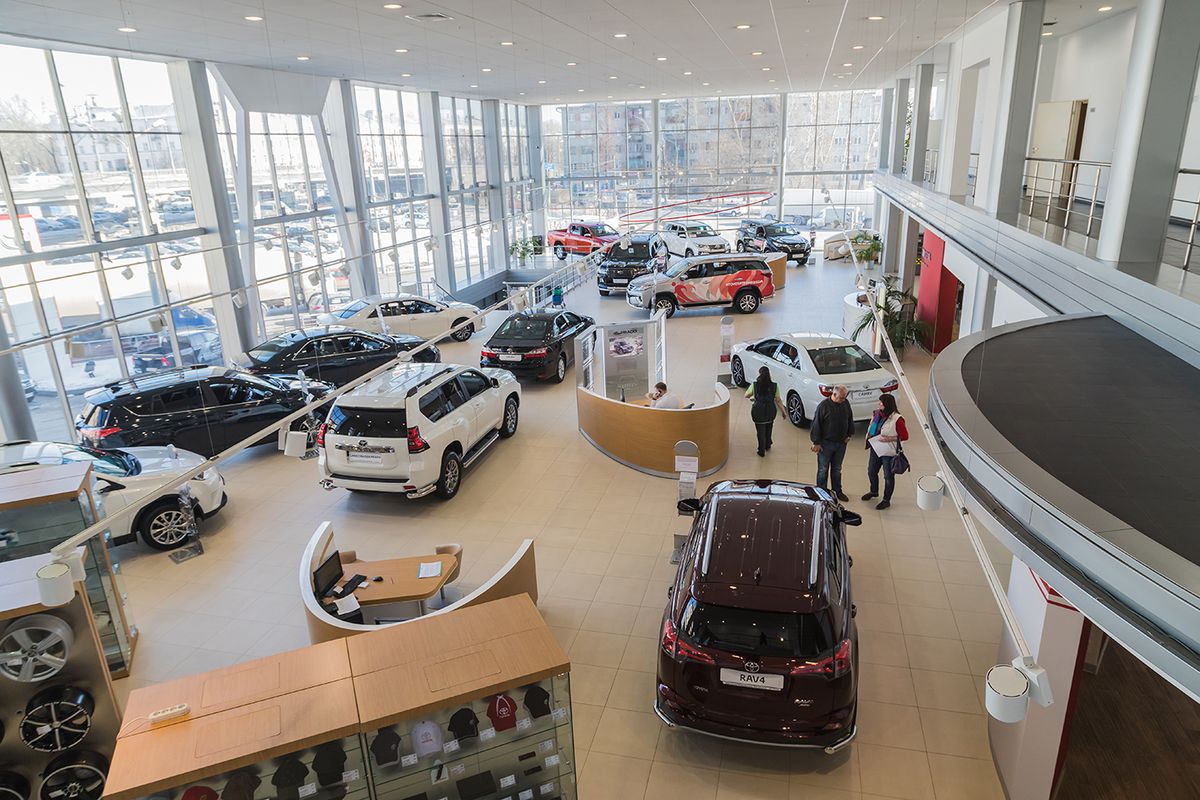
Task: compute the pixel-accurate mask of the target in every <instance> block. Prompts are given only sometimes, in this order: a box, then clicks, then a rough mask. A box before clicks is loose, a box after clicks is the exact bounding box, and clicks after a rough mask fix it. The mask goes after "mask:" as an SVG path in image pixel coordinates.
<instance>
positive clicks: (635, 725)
mask: <svg viewBox="0 0 1200 800" xmlns="http://www.w3.org/2000/svg"><path fill="white" fill-rule="evenodd" d="M661 726H662V723H661V722H660V721H659V719H658V717H656V716H655V715H654V714H652V713H649V712H643V711H625V710H623V709H620V708H606V709H604V713H603V714H602V715H601V717H600V724H599V726H597V728H596V735H595V737H593V739H592V746H591V750H593V751H595V752H597V753H611V754H613V755H618V756H630V757H632V758H649V757H650V756H651V755H652V754H653V753H654V750H655V748H656V747H657V746H658V730H659V728H660V727H661ZM652 796H656V795H652Z"/></svg>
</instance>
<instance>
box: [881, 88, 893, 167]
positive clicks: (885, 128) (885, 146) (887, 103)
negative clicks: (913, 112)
mask: <svg viewBox="0 0 1200 800" xmlns="http://www.w3.org/2000/svg"><path fill="white" fill-rule="evenodd" d="M895 104H896V87H894V86H892V87H889V88H887V89H884V90H883V104H882V105H881V106H880V109H879V168H880V169H881V170H884V171H885V172H886V171H888V170H889V168H890V164H891V162H890V161H889V159H890V158H891V156H892V136H893V135H894V134H895V131H896V128H895V127H894V125H893V120H892V114H893V113H895V112H894V111H893V109H894V108H895Z"/></svg>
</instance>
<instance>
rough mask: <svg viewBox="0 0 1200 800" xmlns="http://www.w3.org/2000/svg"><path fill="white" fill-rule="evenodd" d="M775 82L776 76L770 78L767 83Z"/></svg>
mask: <svg viewBox="0 0 1200 800" xmlns="http://www.w3.org/2000/svg"><path fill="white" fill-rule="evenodd" d="M774 82H775V79H774V78H771V79H770V80H768V81H767V83H774Z"/></svg>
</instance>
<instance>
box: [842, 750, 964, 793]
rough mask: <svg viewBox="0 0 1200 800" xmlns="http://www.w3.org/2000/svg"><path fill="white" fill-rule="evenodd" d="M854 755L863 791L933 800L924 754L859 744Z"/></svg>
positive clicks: (931, 782)
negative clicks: (857, 757)
mask: <svg viewBox="0 0 1200 800" xmlns="http://www.w3.org/2000/svg"><path fill="white" fill-rule="evenodd" d="M858 754H859V759H860V761H861V765H860V769H861V770H862V788H863V791H864V792H867V793H870V794H881V795H884V796H885V797H897V798H903V800H933V798H934V792H933V778H932V776H931V775H930V772H929V762H928V760H927V758H926V756H925V754H924V753H919V752H915V751H912V750H902V749H900V748H896V747H881V746H879V745H872V744H862V745H858ZM964 800H965V798H964Z"/></svg>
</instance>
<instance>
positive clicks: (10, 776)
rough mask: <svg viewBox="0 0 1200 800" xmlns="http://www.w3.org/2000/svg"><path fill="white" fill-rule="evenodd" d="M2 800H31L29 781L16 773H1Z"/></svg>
mask: <svg viewBox="0 0 1200 800" xmlns="http://www.w3.org/2000/svg"><path fill="white" fill-rule="evenodd" d="M0 800H29V781H27V780H25V778H23V777H21V776H20V775H18V774H17V773H15V772H0Z"/></svg>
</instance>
